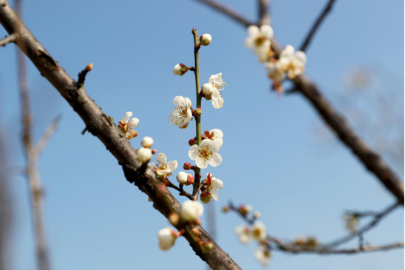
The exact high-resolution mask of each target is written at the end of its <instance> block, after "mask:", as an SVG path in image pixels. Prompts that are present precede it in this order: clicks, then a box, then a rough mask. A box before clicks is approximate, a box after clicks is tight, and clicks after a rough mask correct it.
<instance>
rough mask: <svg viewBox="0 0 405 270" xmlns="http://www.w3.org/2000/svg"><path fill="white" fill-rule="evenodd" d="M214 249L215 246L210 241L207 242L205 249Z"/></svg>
mask: <svg viewBox="0 0 405 270" xmlns="http://www.w3.org/2000/svg"><path fill="white" fill-rule="evenodd" d="M213 247H214V244H213V243H211V242H209V241H207V242H205V243H204V248H205V249H206V250H210V249H212V248H213Z"/></svg>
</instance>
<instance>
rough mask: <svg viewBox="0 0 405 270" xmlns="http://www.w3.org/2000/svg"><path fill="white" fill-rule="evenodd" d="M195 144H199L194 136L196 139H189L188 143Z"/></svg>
mask: <svg viewBox="0 0 405 270" xmlns="http://www.w3.org/2000/svg"><path fill="white" fill-rule="evenodd" d="M195 144H197V140H196V139H195V138H194V139H190V140H189V141H188V145H190V146H193V145H195Z"/></svg>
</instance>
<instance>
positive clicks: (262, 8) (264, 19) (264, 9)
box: [258, 0, 270, 25]
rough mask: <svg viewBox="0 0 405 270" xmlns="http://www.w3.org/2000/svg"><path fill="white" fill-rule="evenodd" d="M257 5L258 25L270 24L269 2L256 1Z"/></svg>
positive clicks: (268, 0)
mask: <svg viewBox="0 0 405 270" xmlns="http://www.w3.org/2000/svg"><path fill="white" fill-rule="evenodd" d="M258 2H259V3H258V4H259V20H258V21H259V24H260V25H264V24H270V15H269V11H268V9H269V2H270V0H258Z"/></svg>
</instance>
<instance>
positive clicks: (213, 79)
mask: <svg viewBox="0 0 405 270" xmlns="http://www.w3.org/2000/svg"><path fill="white" fill-rule="evenodd" d="M208 82H209V83H210V84H211V85H212V94H211V97H212V98H211V101H212V106H214V108H215V109H219V108H222V106H223V105H224V99H223V98H222V96H221V92H220V91H221V90H223V89H224V83H225V82H224V80H223V79H222V73H218V74H215V75H211V76H210V78H209V80H208Z"/></svg>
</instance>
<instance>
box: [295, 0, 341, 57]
mask: <svg viewBox="0 0 405 270" xmlns="http://www.w3.org/2000/svg"><path fill="white" fill-rule="evenodd" d="M334 3H335V0H329V2H328V4H327V5H326V6H325V8H324V10H323V11H322V13H321V14H320V15H319V17H318V19H317V20H316V21H315V23H314V25H313V26H312V28H311V30H310V31H309V32H308V35H307V36H306V38H305V40H304V42H303V43H302V45H301V47H300V50H301V51H303V52H304V51H305V50H306V49H307V48H308V46H309V44H310V43H311V41H312V38H313V37H314V36H315V33H316V31H317V30H318V28H319V26H321V24H322V22H323V21H324V19H325V18H326V15H328V13H329V12H330V11H331V10H332V6H333V4H334Z"/></svg>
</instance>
